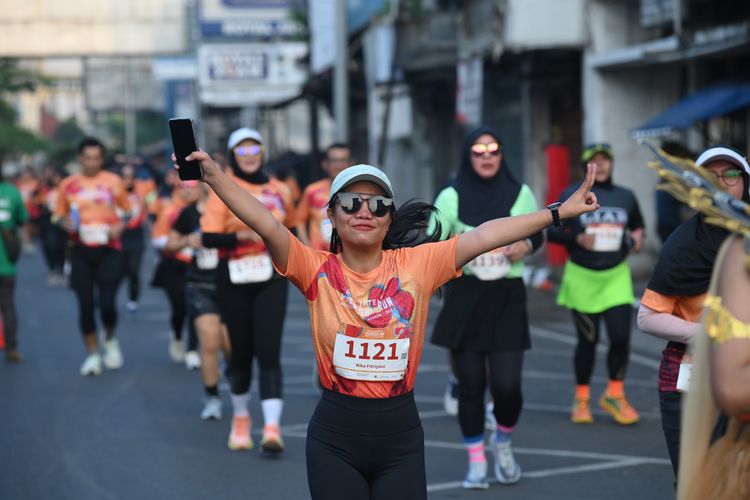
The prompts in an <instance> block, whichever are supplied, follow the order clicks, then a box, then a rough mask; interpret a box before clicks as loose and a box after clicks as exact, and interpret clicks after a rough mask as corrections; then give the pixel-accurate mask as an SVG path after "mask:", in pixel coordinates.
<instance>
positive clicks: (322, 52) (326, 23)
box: [307, 0, 389, 74]
mask: <svg viewBox="0 0 750 500" xmlns="http://www.w3.org/2000/svg"><path fill="white" fill-rule="evenodd" d="M388 6H389V0H347V6H346V7H347V8H346V28H347V33H348V34H352V33H353V32H355V31H358V30H361V29H362V28H364V27H365V26H367V24H368V23H369V22H370V20H371V19H372V18H373V17H375V16H377V15H378V14H380V13H383V12H385V11H386V10H387V9H388ZM307 11H308V14H309V15H308V18H309V24H310V28H309V29H310V69H311V70H312V72H313V74H318V73H320V72H322V71H324V70H326V69H327V68H330V67H331V66H333V63H334V60H335V59H336V0H308V4H307Z"/></svg>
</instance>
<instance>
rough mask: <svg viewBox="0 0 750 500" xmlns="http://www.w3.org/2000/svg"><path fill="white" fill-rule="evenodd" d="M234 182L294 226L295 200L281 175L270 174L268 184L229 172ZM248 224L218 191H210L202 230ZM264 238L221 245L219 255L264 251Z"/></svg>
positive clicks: (232, 256) (225, 230)
mask: <svg viewBox="0 0 750 500" xmlns="http://www.w3.org/2000/svg"><path fill="white" fill-rule="evenodd" d="M227 175H229V177H230V178H231V179H232V181H233V182H235V183H236V184H238V185H239V186H240V187H241V188H242V189H244V190H245V191H247V192H249V193H250V194H252V195H253V196H255V197H256V198H257V199H258V200H260V201H261V203H263V205H265V207H266V208H267V209H268V210H269V211H270V212H271V213H272V214H273V216H274V217H275V218H276V220H278V221H279V222H281V223H282V224H284V225H285V226H286V227H294V220H295V217H294V204H293V203H292V195H291V193H290V192H289V188H288V187H287V186H286V184H284V183H283V182H281V181H279V180H278V179H274V178H270V179H269V181H268V182H267V183H265V184H251V183H249V182H246V181H244V180H242V179H240V178H239V177H236V176H234V175H232V174H227ZM248 229H249V228H248V227H247V224H245V223H244V222H242V221H241V220H240V219H238V218H237V217H236V216H235V215H234V214H233V213H232V211H231V210H229V208H228V207H227V206H226V205H225V204H224V202H223V201H221V198H219V197H218V196H217V195H216V193H214V192H213V191H211V193H210V194H209V196H208V200H206V205H205V208H204V209H203V215H202V216H201V231H202V232H204V233H222V234H229V233H238V232H240V231H247V230H248ZM265 250H266V246H265V245H264V244H263V242H257V243H255V242H252V241H245V242H238V244H237V246H236V247H235V248H231V249H220V250H219V256H220V257H221V258H223V259H235V258H239V257H243V256H245V255H257V254H261V253H263V252H265Z"/></svg>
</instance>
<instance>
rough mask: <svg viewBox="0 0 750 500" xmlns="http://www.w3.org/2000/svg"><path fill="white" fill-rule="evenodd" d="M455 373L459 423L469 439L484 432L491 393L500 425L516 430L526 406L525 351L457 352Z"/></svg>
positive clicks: (454, 364) (453, 352)
mask: <svg viewBox="0 0 750 500" xmlns="http://www.w3.org/2000/svg"><path fill="white" fill-rule="evenodd" d="M452 354H453V369H454V371H455V375H456V378H457V379H458V422H459V424H460V425H461V433H462V434H463V435H464V436H465V437H475V436H478V435H480V434H482V433H483V432H484V396H485V392H486V391H487V375H488V372H489V389H490V394H491V395H492V399H493V400H494V402H495V409H494V415H495V419H496V420H497V423H498V424H499V425H502V426H504V427H514V426H515V425H516V423H518V417H519V416H520V415H521V407H522V406H523V394H522V393H521V370H522V369H523V354H524V352H523V351H493V352H476V351H468V350H461V351H458V350H454V351H452Z"/></svg>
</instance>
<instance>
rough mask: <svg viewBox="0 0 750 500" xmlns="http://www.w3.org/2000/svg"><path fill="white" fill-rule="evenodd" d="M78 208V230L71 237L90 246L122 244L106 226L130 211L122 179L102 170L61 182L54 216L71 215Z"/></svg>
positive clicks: (118, 245) (76, 175)
mask: <svg viewBox="0 0 750 500" xmlns="http://www.w3.org/2000/svg"><path fill="white" fill-rule="evenodd" d="M73 207H77V210H78V219H79V223H78V231H76V232H75V233H74V234H73V235H72V237H73V241H74V242H76V243H77V244H79V245H84V246H89V247H100V246H109V247H113V248H120V241H119V240H115V241H112V240H110V239H109V238H108V237H107V236H106V235H105V233H106V232H107V228H110V227H111V226H112V225H114V224H116V223H117V222H119V221H120V220H121V219H122V218H123V215H122V214H123V213H126V212H129V211H130V202H129V200H128V193H127V191H126V189H125V183H124V182H123V181H122V179H121V178H120V177H119V176H118V175H116V174H113V173H112V172H107V171H104V170H103V171H101V172H99V173H98V174H96V175H95V176H93V177H87V176H85V175H82V174H75V175H71V176H70V177H67V178H65V179H63V180H62V182H60V187H59V188H58V196H57V206H56V208H55V217H57V218H62V217H67V216H69V215H71V209H72V208H73Z"/></svg>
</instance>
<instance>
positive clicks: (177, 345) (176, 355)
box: [169, 339, 185, 363]
mask: <svg viewBox="0 0 750 500" xmlns="http://www.w3.org/2000/svg"><path fill="white" fill-rule="evenodd" d="M169 357H170V358H172V361H174V362H175V363H182V362H183V361H185V345H184V344H183V343H182V340H177V339H171V340H170V341H169Z"/></svg>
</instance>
